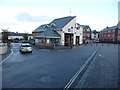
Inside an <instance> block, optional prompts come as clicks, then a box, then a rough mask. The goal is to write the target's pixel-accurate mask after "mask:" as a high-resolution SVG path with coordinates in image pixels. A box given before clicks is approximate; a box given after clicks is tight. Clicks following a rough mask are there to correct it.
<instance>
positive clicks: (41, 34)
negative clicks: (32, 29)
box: [35, 30, 60, 38]
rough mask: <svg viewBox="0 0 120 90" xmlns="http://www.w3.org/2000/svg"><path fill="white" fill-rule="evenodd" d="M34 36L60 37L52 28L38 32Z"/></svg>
mask: <svg viewBox="0 0 120 90" xmlns="http://www.w3.org/2000/svg"><path fill="white" fill-rule="evenodd" d="M35 37H45V38H60V35H59V34H58V33H57V32H56V31H53V30H46V31H44V32H43V33H40V34H38V35H37V36H35Z"/></svg>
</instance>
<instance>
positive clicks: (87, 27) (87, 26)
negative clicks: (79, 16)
mask: <svg viewBox="0 0 120 90" xmlns="http://www.w3.org/2000/svg"><path fill="white" fill-rule="evenodd" d="M80 27H86V29H90V30H91V28H90V27H89V25H80Z"/></svg>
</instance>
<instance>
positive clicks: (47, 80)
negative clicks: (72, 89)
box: [37, 76, 52, 83]
mask: <svg viewBox="0 0 120 90" xmlns="http://www.w3.org/2000/svg"><path fill="white" fill-rule="evenodd" d="M37 81H40V82H43V83H49V82H51V81H52V77H50V76H43V77H41V78H40V79H38V80H37Z"/></svg>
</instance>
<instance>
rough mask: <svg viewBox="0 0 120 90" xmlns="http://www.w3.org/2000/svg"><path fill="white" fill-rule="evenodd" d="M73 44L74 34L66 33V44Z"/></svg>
mask: <svg viewBox="0 0 120 90" xmlns="http://www.w3.org/2000/svg"><path fill="white" fill-rule="evenodd" d="M71 44H72V45H73V34H69V33H65V46H69V45H71Z"/></svg>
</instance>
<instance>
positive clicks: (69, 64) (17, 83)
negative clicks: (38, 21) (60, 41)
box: [2, 43, 118, 88]
mask: <svg viewBox="0 0 120 90" xmlns="http://www.w3.org/2000/svg"><path fill="white" fill-rule="evenodd" d="M19 45H20V44H17V43H16V44H13V47H12V51H13V53H12V54H11V55H10V56H9V58H7V59H6V60H5V61H4V62H3V63H2V70H3V71H2V75H3V77H2V84H3V88H64V87H65V86H66V85H67V83H68V82H69V81H70V79H71V78H72V77H73V76H74V75H75V74H76V72H77V71H78V70H79V69H80V68H81V67H82V66H83V65H84V64H85V62H86V61H87V60H88V59H89V57H91V55H92V54H93V52H94V51H95V50H96V49H97V48H98V47H101V48H100V50H99V52H98V53H97V54H96V56H95V58H94V60H93V61H92V62H91V64H90V66H89V67H88V69H87V70H86V72H85V74H84V75H83V77H82V79H81V81H82V86H81V82H79V83H78V85H77V88H79V87H83V88H97V87H110V88H111V87H113V88H114V87H117V85H116V80H117V79H118V78H117V76H116V75H118V74H117V73H118V72H116V71H117V66H116V65H117V60H118V59H117V57H118V56H117V55H118V54H117V53H118V51H117V49H118V45H116V46H114V45H109V46H108V45H107V44H106V45H104V46H101V45H98V46H97V45H92V46H91V45H86V46H85V45H82V46H80V47H74V48H73V49H64V50H52V49H38V48H35V47H33V53H25V54H21V53H20V52H19ZM103 57H104V58H103ZM109 61H110V62H109ZM107 63H108V64H107ZM106 64H107V66H106ZM110 65H111V67H110ZM90 67H92V68H90ZM109 67H110V68H109ZM107 70H108V72H107V74H106V71H107ZM110 70H111V71H110ZM114 70H116V71H114ZM88 72H89V74H88ZM86 73H87V74H86ZM101 73H102V74H101ZM111 73H113V74H111ZM94 74H95V75H94ZM109 74H110V75H109ZM93 75H94V77H92V76H93ZM106 75H109V76H106ZM104 76H105V77H104ZM106 77H108V78H107V79H105V78H106ZM102 78H103V79H102ZM111 78H112V79H111ZM98 80H99V83H101V82H104V83H103V84H105V85H103V84H99V83H96V81H98ZM106 80H108V81H109V82H110V83H109V84H108V81H106ZM91 81H92V82H91ZM112 81H114V82H112ZM91 83H92V84H91ZM97 85H98V86H97Z"/></svg>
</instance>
